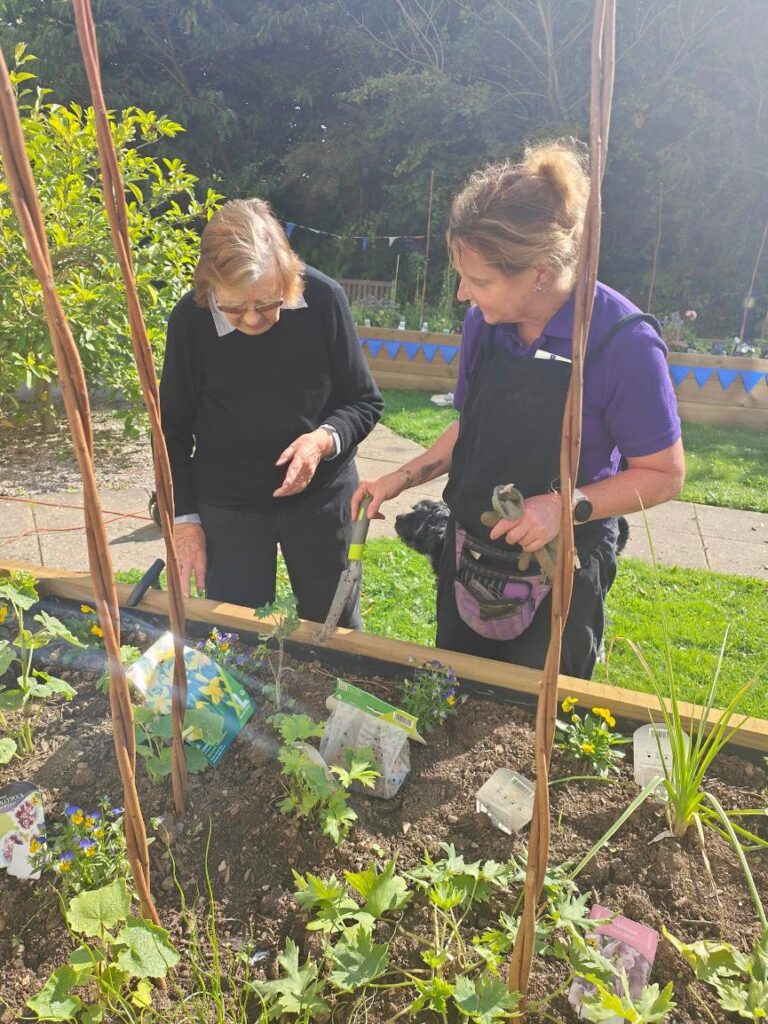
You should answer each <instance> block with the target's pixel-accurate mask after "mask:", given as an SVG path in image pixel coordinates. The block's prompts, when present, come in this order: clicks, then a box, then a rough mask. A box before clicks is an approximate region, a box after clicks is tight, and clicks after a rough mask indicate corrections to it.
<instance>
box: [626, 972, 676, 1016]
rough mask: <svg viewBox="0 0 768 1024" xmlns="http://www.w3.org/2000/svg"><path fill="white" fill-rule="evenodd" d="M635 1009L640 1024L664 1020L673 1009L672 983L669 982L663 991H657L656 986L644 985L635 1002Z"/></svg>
mask: <svg viewBox="0 0 768 1024" xmlns="http://www.w3.org/2000/svg"><path fill="white" fill-rule="evenodd" d="M635 1008H636V1010H637V1013H638V1015H639V1016H638V1021H639V1022H641V1024H653V1022H654V1021H659V1020H664V1018H665V1017H666V1015H667V1014H668V1013H669V1012H670V1011H671V1010H673V1009H674V1008H675V1002H674V1000H673V999H672V982H671V981H670V983H669V984H668V985H667V986H665V988H664V990H663V991H659V986H658V985H646V986H645V987H644V988H643V991H642V992H641V993H640V998H639V999H638V1000H636V1002H635Z"/></svg>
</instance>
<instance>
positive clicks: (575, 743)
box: [555, 697, 629, 778]
mask: <svg viewBox="0 0 768 1024" xmlns="http://www.w3.org/2000/svg"><path fill="white" fill-rule="evenodd" d="M578 703H579V698H578V697H566V698H565V700H564V701H563V703H562V705H561V709H562V711H563V714H565V715H567V716H568V720H567V721H563V720H562V719H560V718H558V719H557V721H556V722H555V725H556V727H557V729H558V732H559V733H560V735H559V736H558V737H557V739H556V740H555V746H556V747H557V749H558V750H563V751H565V753H567V754H569V755H570V757H572V758H573V759H574V760H576V761H580V762H582V763H586V764H587V765H588V771H589V772H590V773H591V774H593V775H596V776H598V777H600V778H608V776H610V775H611V774H612V773H615V772H618V770H619V762H620V761H622V760H623V758H624V751H623V750H619V749H618V748H619V747H621V746H624V744H626V743H629V740H628V739H626V738H625V737H624V736H622V735H621V733H619V732H614V731H613V730H614V726H615V725H616V719H615V718H614V717H613V715H612V714H611V709H610V708H599V707H596V708H592V714H589V713H588V712H587V713H584V714H583V715H580V714H578V713H576V712H575V711H574V708H575V707H576V705H577V704H578Z"/></svg>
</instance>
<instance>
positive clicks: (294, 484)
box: [272, 428, 333, 498]
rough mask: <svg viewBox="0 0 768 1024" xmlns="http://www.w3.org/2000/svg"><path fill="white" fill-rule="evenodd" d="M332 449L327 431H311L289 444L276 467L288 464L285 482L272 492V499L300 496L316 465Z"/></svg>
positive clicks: (331, 442) (331, 440)
mask: <svg viewBox="0 0 768 1024" xmlns="http://www.w3.org/2000/svg"><path fill="white" fill-rule="evenodd" d="M332 448H333V439H332V437H331V436H330V434H329V433H328V431H327V430H321V429H320V428H318V429H317V430H313V431H312V433H311V434H302V435H301V436H300V437H297V438H296V440H295V441H294V442H293V443H292V444H289V445H288V447H287V448H286V449H285V451H284V452H283V453H282V455H281V456H280V458H279V459H278V460H277V462H276V463H275V465H276V466H284V465H285V464H286V463H288V469H287V470H286V473H285V480H283V483H282V486H281V487H278V489H277V490H276V491H274V492H273V494H272V496H273V497H274V498H286V497H288V496H289V495H291V494H300V493H301V492H302V491H303V490H304V489H305V487H307V486H308V485H309V483H310V481H311V480H312V477H313V476H314V475H315V470H316V469H317V466H318V463H319V462H320V460H321V459H322V458H323V457H324V456H325V455H329V454H330V452H331V450H332Z"/></svg>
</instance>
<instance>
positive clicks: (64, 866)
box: [30, 798, 129, 899]
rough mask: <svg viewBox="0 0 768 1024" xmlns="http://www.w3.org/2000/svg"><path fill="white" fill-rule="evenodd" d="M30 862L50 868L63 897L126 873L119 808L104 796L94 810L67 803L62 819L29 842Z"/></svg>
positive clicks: (96, 887)
mask: <svg viewBox="0 0 768 1024" xmlns="http://www.w3.org/2000/svg"><path fill="white" fill-rule="evenodd" d="M30 852H31V853H32V855H33V857H32V860H33V863H34V865H35V867H36V868H38V869H40V870H44V869H46V868H47V869H50V870H51V871H52V872H53V873H54V876H55V878H56V887H57V888H58V889H59V890H60V892H61V894H62V896H64V898H65V899H69V898H71V897H72V896H76V895H78V893H81V892H84V891H86V890H88V889H98V888H101V887H102V886H104V885H106V884H107V883H108V882H111V881H112V880H113V879H115V878H123V877H124V878H127V877H128V875H129V867H128V856H127V852H126V845H125V832H124V829H123V809H122V807H113V806H112V804H111V803H110V802H109V800H107V799H106V798H103V799H102V800H100V801H99V808H98V810H95V811H84V810H83V809H82V808H81V807H78V806H76V805H74V804H68V805H67V806H66V807H65V808H64V822H63V824H61V823H56V824H55V825H54V826H53V827H52V829H51V831H50V833H49V835H48V836H37V837H36V838H33V839H32V840H31V842H30Z"/></svg>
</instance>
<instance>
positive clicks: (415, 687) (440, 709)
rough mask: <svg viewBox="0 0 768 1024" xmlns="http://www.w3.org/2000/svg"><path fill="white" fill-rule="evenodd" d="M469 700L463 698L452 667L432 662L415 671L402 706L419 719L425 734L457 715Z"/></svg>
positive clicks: (406, 686) (404, 691)
mask: <svg viewBox="0 0 768 1024" xmlns="http://www.w3.org/2000/svg"><path fill="white" fill-rule="evenodd" d="M466 699H467V698H466V695H465V694H459V684H458V682H457V680H456V673H455V672H454V671H453V669H452V668H451V666H450V665H444V664H443V663H442V662H441V661H437V660H436V659H435V658H432V659H430V660H429V661H425V662H424V664H423V665H420V666H419V667H418V668H417V669H415V670H414V673H413V678H412V679H406V680H405V682H404V683H403V689H402V696H401V698H400V705H401V708H402V710H403V711H407V712H408V714H410V715H414V716H415V717H416V718H417V719H418V722H419V730H420V731H421V732H422V733H425V732H432V730H433V729H436V728H437V727H438V726H439V725H442V724H443V723H444V722H445V721H446V719H447V718H449V717H450V716H451V715H455V714H456V713H457V711H458V709H459V706H460V705H461V704H463V703H464V701H465V700H466Z"/></svg>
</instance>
